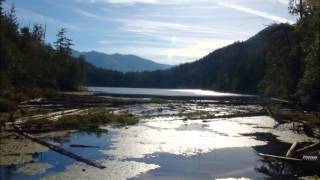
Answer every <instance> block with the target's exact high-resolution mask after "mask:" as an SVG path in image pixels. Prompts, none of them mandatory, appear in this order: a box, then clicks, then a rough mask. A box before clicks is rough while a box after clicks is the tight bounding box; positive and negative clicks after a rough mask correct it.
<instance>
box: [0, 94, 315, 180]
mask: <svg viewBox="0 0 320 180" xmlns="http://www.w3.org/2000/svg"><path fill="white" fill-rule="evenodd" d="M139 91H140V92H141V91H143V90H139ZM165 91H169V90H165ZM192 92H193V93H195V92H194V91H192ZM197 92H198V91H197ZM174 93H177V92H176V91H175V92H174ZM184 93H186V92H184ZM188 93H189V92H188ZM109 108H110V109H112V111H114V112H115V113H117V112H121V111H128V112H129V113H132V114H134V115H135V116H137V117H138V118H139V123H138V124H137V125H134V126H128V127H111V126H107V127H103V129H104V130H105V131H101V132H100V131H99V132H79V131H61V132H52V133H43V134H38V135H37V136H38V137H39V138H42V139H44V140H46V141H48V142H51V143H54V144H57V145H61V146H63V147H64V148H65V149H67V150H70V151H72V152H75V153H77V154H80V155H82V156H85V157H87V158H89V159H92V160H96V161H98V162H100V163H102V164H103V165H104V166H106V168H105V169H103V170H101V169H97V168H94V167H91V166H88V165H86V164H83V163H80V162H77V161H75V160H73V159H70V158H69V157H66V156H62V155H60V154H58V153H56V152H53V151H51V150H50V149H48V148H46V147H43V146H41V145H39V144H36V143H34V142H31V141H30V140H28V139H24V138H22V137H19V136H17V135H16V134H14V133H9V132H2V133H0V135H1V136H0V152H1V159H0V173H1V174H0V175H1V176H0V177H1V180H2V179H3V180H5V179H13V180H15V179H98V180H99V179H110V180H117V179H119V180H124V179H159V180H164V179H166V180H167V179H190V180H194V179H200V180H201V179H204V180H212V179H237V178H241V179H279V178H281V179H295V178H296V176H304V175H309V174H310V173H311V174H314V173H315V172H314V171H317V170H314V169H313V170H311V169H310V171H312V172H308V170H309V169H302V168H301V167H300V166H299V165H297V166H292V165H290V164H285V163H281V162H277V161H269V160H267V159H264V158H262V157H260V156H259V155H258V153H269V154H276V155H283V154H285V153H286V151H287V149H288V148H289V147H290V145H291V143H293V142H296V141H297V142H304V141H317V139H314V138H311V137H308V136H306V135H305V134H303V133H297V132H295V131H292V130H291V129H292V124H290V123H285V124H281V125H280V124H278V123H277V122H276V121H275V120H274V119H272V118H270V117H268V116H256V117H245V118H241V117H239V118H220V119H210V118H209V119H203V118H202V119H201V118H195V117H196V116H191V114H192V115H197V114H211V115H212V114H228V113H233V112H246V111H255V110H259V109H261V108H262V107H260V106H256V105H242V106H233V105H232V106H229V105H215V104H210V103H204V104H199V103H194V102H190V101H188V102H168V103H162V104H157V103H146V104H128V105H121V106H117V107H109ZM71 144H84V145H92V146H97V147H96V148H74V147H71V146H70V145H71ZM318 170H319V169H318ZM318 172H320V171H318Z"/></svg>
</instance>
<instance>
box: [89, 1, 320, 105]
mask: <svg viewBox="0 0 320 180" xmlns="http://www.w3.org/2000/svg"><path fill="white" fill-rule="evenodd" d="M300 3H301V4H300ZM319 4H320V2H319V1H318V0H301V1H299V2H298V1H294V0H291V1H290V4H289V11H290V12H291V13H292V14H294V15H298V17H299V19H298V21H297V23H296V24H294V25H289V24H274V25H271V26H270V27H267V28H266V29H264V30H262V31H261V32H259V33H258V34H257V35H255V36H253V37H252V38H250V39H248V40H247V41H244V42H236V43H234V44H232V45H229V46H227V47H224V48H221V49H218V50H216V51H214V52H212V53H210V54H209V55H207V56H205V57H204V58H202V59H200V60H198V61H195V62H193V63H187V64H182V65H180V66H177V67H174V68H172V69H169V70H163V71H154V72H140V73H120V72H115V71H103V70H99V71H97V72H95V71H93V70H92V68H89V70H88V71H87V73H88V74H87V75H88V79H87V80H88V81H87V83H88V85H92V86H93V85H96V86H125V87H158V88H204V89H213V90H220V91H231V92H237V93H255V94H262V95H267V96H273V97H279V98H284V99H289V100H292V101H295V102H297V103H300V104H303V105H308V106H310V107H316V108H319V103H320V47H319V46H320V45H319V44H320V32H319V31H320V22H319V21H320V7H319V6H320V5H319ZM98 77H100V78H98Z"/></svg>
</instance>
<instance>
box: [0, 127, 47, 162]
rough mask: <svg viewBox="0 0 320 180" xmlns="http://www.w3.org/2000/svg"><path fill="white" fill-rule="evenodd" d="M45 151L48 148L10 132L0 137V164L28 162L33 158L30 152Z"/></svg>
mask: <svg viewBox="0 0 320 180" xmlns="http://www.w3.org/2000/svg"><path fill="white" fill-rule="evenodd" d="M46 151H48V148H46V147H44V146H42V145H40V144H38V143H34V142H32V141H31V140H29V139H26V138H21V137H19V136H16V135H15V134H14V133H10V136H6V138H1V139H0V154H1V158H0V165H3V166H9V165H17V164H23V163H26V162H30V161H32V160H33V157H32V154H34V153H39V152H46Z"/></svg>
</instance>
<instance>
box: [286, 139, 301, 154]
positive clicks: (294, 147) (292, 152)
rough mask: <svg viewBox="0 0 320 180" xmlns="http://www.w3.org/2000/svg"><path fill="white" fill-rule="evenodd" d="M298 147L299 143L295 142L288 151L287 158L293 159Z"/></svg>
mask: <svg viewBox="0 0 320 180" xmlns="http://www.w3.org/2000/svg"><path fill="white" fill-rule="evenodd" d="M297 146H298V142H295V143H293V144H292V145H291V147H290V149H289V150H288V152H287V154H286V157H292V156H293V155H294V153H295V152H294V151H295V149H296V148H297Z"/></svg>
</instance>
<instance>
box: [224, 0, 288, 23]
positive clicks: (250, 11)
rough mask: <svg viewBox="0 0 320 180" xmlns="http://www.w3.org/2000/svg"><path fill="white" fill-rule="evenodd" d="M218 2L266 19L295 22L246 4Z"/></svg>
mask: <svg viewBox="0 0 320 180" xmlns="http://www.w3.org/2000/svg"><path fill="white" fill-rule="evenodd" d="M218 4H219V5H221V6H224V7H228V8H232V9H235V10H238V11H241V12H245V13H249V14H253V15H256V16H259V17H263V18H266V19H270V20H273V21H276V22H281V23H294V22H292V21H290V20H288V19H286V18H283V17H279V16H276V15H273V14H269V13H266V12H263V11H259V10H255V9H251V8H248V7H245V6H240V5H236V4H230V3H224V2H219V3H218Z"/></svg>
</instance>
